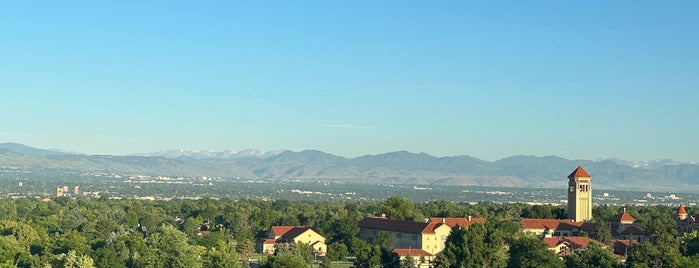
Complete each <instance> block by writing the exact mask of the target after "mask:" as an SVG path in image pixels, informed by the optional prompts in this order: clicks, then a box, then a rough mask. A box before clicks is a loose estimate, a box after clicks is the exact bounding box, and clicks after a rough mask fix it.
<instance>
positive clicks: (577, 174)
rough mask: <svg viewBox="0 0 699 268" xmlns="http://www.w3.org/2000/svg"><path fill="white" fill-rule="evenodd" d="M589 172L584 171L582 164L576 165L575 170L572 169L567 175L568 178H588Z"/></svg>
mask: <svg viewBox="0 0 699 268" xmlns="http://www.w3.org/2000/svg"><path fill="white" fill-rule="evenodd" d="M590 177H591V176H590V174H589V173H587V171H585V169H583V168H582V166H578V167H577V168H576V169H575V170H573V172H572V173H570V175H568V178H569V179H572V178H590Z"/></svg>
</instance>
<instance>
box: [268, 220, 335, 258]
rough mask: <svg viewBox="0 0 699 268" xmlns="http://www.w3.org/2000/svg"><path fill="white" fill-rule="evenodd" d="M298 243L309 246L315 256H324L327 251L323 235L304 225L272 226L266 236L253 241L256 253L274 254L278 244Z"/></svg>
mask: <svg viewBox="0 0 699 268" xmlns="http://www.w3.org/2000/svg"><path fill="white" fill-rule="evenodd" d="M299 243H303V244H306V245H309V246H311V247H312V248H313V253H314V254H315V255H317V256H325V254H326V253H327V252H328V247H327V245H326V244H325V237H324V236H322V235H320V234H319V233H318V232H317V231H316V230H315V229H313V228H311V227H306V226H272V227H271V228H270V230H269V232H268V233H267V238H260V239H258V240H257V241H256V242H255V250H256V251H257V253H262V254H274V250H275V248H276V247H278V246H285V245H288V244H299Z"/></svg>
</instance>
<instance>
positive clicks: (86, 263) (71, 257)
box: [53, 250, 95, 268]
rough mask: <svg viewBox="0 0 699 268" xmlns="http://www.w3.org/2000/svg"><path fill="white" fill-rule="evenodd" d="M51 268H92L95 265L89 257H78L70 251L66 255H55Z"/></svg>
mask: <svg viewBox="0 0 699 268" xmlns="http://www.w3.org/2000/svg"><path fill="white" fill-rule="evenodd" d="M53 267H61V268H93V267H95V264H94V261H93V260H92V258H90V256H87V255H78V254H77V253H76V252H75V251H74V250H70V251H68V253H62V254H59V255H57V256H56V258H55V259H54V261H53Z"/></svg>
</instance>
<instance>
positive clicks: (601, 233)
mask: <svg viewBox="0 0 699 268" xmlns="http://www.w3.org/2000/svg"><path fill="white" fill-rule="evenodd" d="M590 236H591V237H592V239H594V240H597V241H599V242H601V243H602V244H605V245H608V246H611V245H612V231H611V229H609V225H608V224H606V223H604V222H601V221H597V224H596V225H595V231H594V232H592V233H591V234H590Z"/></svg>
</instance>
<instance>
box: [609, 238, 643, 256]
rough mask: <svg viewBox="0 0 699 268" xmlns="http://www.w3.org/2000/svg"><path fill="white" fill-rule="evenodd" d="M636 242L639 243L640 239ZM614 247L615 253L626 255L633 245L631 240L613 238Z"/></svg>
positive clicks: (635, 242)
mask: <svg viewBox="0 0 699 268" xmlns="http://www.w3.org/2000/svg"><path fill="white" fill-rule="evenodd" d="M633 243H634V244H638V241H635V240H634V241H633ZM612 247H613V249H614V254H617V255H625V254H626V253H628V250H629V247H631V242H629V240H626V239H624V240H612Z"/></svg>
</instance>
